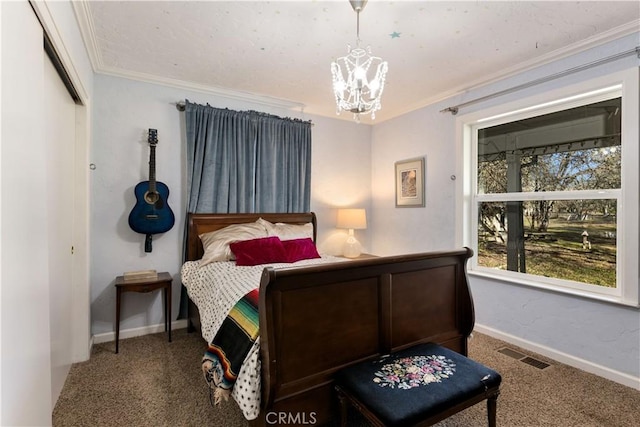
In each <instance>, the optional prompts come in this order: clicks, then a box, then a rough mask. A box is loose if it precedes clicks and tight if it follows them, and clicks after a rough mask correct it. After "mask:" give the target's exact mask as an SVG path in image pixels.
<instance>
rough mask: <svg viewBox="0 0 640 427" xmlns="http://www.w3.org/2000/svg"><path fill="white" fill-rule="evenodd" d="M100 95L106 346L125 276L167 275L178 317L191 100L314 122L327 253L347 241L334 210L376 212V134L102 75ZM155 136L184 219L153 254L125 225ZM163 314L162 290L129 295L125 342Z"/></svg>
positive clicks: (99, 277) (101, 293)
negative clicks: (182, 105) (183, 109)
mask: <svg viewBox="0 0 640 427" xmlns="http://www.w3.org/2000/svg"><path fill="white" fill-rule="evenodd" d="M94 89H95V102H94V104H93V107H94V108H93V145H92V156H91V162H93V163H94V164H95V165H96V169H95V170H94V171H92V172H91V177H92V184H91V194H92V202H91V224H92V225H91V318H92V333H93V334H94V335H100V337H98V338H97V340H99V341H104V340H108V339H112V337H113V333H114V322H115V288H114V281H115V277H116V276H117V275H120V274H122V273H123V272H124V271H128V270H143V269H156V270H158V271H168V272H169V273H170V274H171V275H172V276H173V277H174V284H173V292H172V295H173V301H172V304H173V306H172V307H173V309H172V312H173V314H174V319H175V316H177V314H178V308H179V298H180V277H179V271H180V265H181V260H182V256H181V253H182V239H183V231H184V217H185V213H184V209H185V208H184V206H185V203H186V199H185V196H184V189H185V186H186V183H185V178H184V173H185V171H184V169H185V168H184V163H185V153H184V143H183V134H184V132H183V129H182V126H183V120H182V116H183V113H180V112H179V111H178V110H177V109H176V106H175V103H176V102H177V101H180V100H184V99H185V98H186V99H189V100H190V101H191V102H196V103H201V104H206V103H209V104H210V105H212V106H214V107H222V108H230V109H235V110H250V109H251V110H259V111H264V112H267V113H271V114H277V115H280V116H293V117H298V118H303V119H312V120H313V122H314V123H315V125H314V127H313V131H312V132H313V134H312V138H313V139H312V147H313V153H312V178H311V185H312V191H311V194H312V201H311V208H312V210H314V211H315V212H316V213H317V214H318V222H319V235H318V243H319V246H320V248H321V249H324V250H325V251H326V252H333V251H335V250H336V246H337V243H336V242H339V241H340V239H342V241H344V238H346V234H345V232H344V231H337V230H335V227H334V226H333V224H334V223H335V207H337V206H346V205H350V206H356V205H357V206H362V207H366V208H368V207H369V205H368V201H369V199H370V167H369V165H370V159H369V152H370V145H369V144H370V131H371V129H370V127H369V126H366V125H364V126H363V125H357V124H355V123H352V122H347V121H340V120H335V119H327V118H322V117H311V116H306V117H305V116H301V114H300V113H299V112H293V111H284V110H282V109H278V108H275V107H267V106H264V105H258V104H250V103H248V102H246V101H238V100H232V99H225V98H221V97H214V96H211V95H206V94H202V93H196V92H190V91H188V90H184V89H178V88H172V87H166V86H161V85H157V84H150V83H142V82H138V81H134V80H129V79H124V78H120V77H113V76H106V75H96V76H95V86H94ZM148 128H154V129H157V130H158V140H159V142H158V146H157V149H156V172H157V179H158V180H159V181H161V182H164V183H165V184H167V186H168V187H169V190H170V194H169V199H168V202H169V206H170V207H171V208H172V210H173V212H174V214H175V216H176V222H175V226H174V227H173V229H171V230H170V231H168V232H167V233H164V234H163V235H155V236H154V239H153V251H152V252H151V253H145V252H144V245H143V241H144V236H143V235H140V234H137V233H135V232H133V231H132V230H131V229H130V228H129V225H128V222H127V219H128V215H129V212H130V211H131V209H132V208H133V206H134V204H135V196H134V194H133V187H134V186H135V185H136V184H137V183H138V182H139V181H144V180H147V179H148V160H149V154H148V153H149V150H148V144H147V136H146V131H147V129H148ZM346 147H349V148H346ZM338 154H339V155H338ZM361 234H362V236H360V235H359V236H358V237H362V243H363V244H364V245H365V248H367V247H368V241H367V239H366V233H361ZM162 313H163V312H162V298H161V295H160V293H159V292H155V293H151V294H136V293H127V294H124V295H123V306H122V313H121V323H120V329H121V338H122V337H123V336H131V335H135V334H137V333H138V332H136V329H137V328H147V327H153V326H154V325H159V324H162V322H163V318H162ZM123 331H127V332H126V334H124V335H123V333H122V332H123ZM139 332H140V333H144V332H143V330H139Z"/></svg>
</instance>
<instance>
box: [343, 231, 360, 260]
mask: <svg viewBox="0 0 640 427" xmlns="http://www.w3.org/2000/svg"><path fill="white" fill-rule="evenodd" d="M361 253H362V245H360V242H358V241H357V240H356V238H355V237H353V236H349V237H347V241H346V242H344V247H343V249H342V255H343V256H344V257H346V258H358V257H359V256H360V254H361Z"/></svg>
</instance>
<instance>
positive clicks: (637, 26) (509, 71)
mask: <svg viewBox="0 0 640 427" xmlns="http://www.w3.org/2000/svg"><path fill="white" fill-rule="evenodd" d="M636 33H639V34H640V19H637V20H635V21H632V22H629V23H627V24H624V25H621V26H618V27H615V28H612V29H610V30H608V31H605V32H602V33H600V34H598V35H596V36H593V37H590V38H587V39H584V40H581V41H579V42H577V43H574V44H571V45H569V46H565V47H563V48H560V49H556V50H554V51H551V52H549V53H547V54H545V55H542V56H539V57H536V58H533V59H531V60H529V61H525V62H520V63H518V64H516V65H514V66H512V67H509V68H505V69H503V70H501V71H500V72H498V73H495V74H491V75H489V76H485V77H483V78H480V79H477V80H473V81H471V82H470V83H467V84H465V85H461V86H458V87H455V88H453V89H451V90H447V91H445V92H440V93H439V94H436V95H434V96H432V97H429V98H425V99H423V100H422V101H420V102H417V103H415V104H413V105H411V106H408V107H407V108H405V109H403V110H402V111H400V112H399V113H398V114H395V115H394V116H393V117H388V118H385V120H389V119H391V118H395V117H399V116H402V115H404V114H407V113H410V112H412V111H415V110H418V109H420V108H424V107H426V106H429V105H432V104H435V103H438V102H441V101H445V100H447V99H450V98H453V97H456V96H462V95H464V94H466V93H469V92H471V91H473V90H476V89H480V88H482V87H484V86H487V85H490V84H492V83H497V82H499V81H501V80H505V79H508V78H510V77H513V76H516V75H519V74H522V73H525V72H527V71H530V70H533V69H535V68H538V67H541V66H543V65H546V64H549V63H551V62H554V61H557V60H560V59H564V58H567V57H569V56H572V55H576V54H579V53H582V52H584V51H586V50H589V49H592V48H596V47H598V46H602V45H603V44H606V43H609V42H612V41H615V40H617V39H620V38H622V37H625V36H628V35H631V34H636Z"/></svg>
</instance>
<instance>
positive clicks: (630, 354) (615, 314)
mask: <svg viewBox="0 0 640 427" xmlns="http://www.w3.org/2000/svg"><path fill="white" fill-rule="evenodd" d="M637 43H638V35H637V34H636V35H633V36H629V37H625V38H622V39H620V40H617V41H615V42H612V43H609V44H607V45H604V46H602V47H599V48H596V49H591V50H589V51H586V52H583V53H581V54H579V55H575V56H572V57H570V58H566V59H564V60H561V61H556V62H553V63H550V64H548V65H545V66H542V67H539V68H537V69H534V70H531V71H528V72H526V73H521V74H519V75H516V76H514V77H512V78H509V79H506V80H503V81H500V82H497V83H495V84H492V85H490V86H487V87H484V88H482V89H478V90H474V91H470V92H468V93H466V94H465V95H464V97H462V96H461V97H458V98H456V99H449V100H445V101H443V102H439V103H437V104H434V105H430V106H428V107H425V108H422V109H420V110H417V111H414V112H411V113H409V114H406V115H404V116H402V117H398V118H396V119H393V120H390V121H387V122H384V123H382V124H378V125H376V126H374V128H373V138H372V162H373V163H372V171H373V175H372V209H373V213H374V218H373V227H372V230H371V233H372V234H371V236H372V237H371V238H372V250H373V252H374V253H377V254H384V255H387V254H396V253H406V252H414V251H423V250H436V249H446V248H451V247H455V246H459V245H461V244H462V240H461V238H460V237H457V236H461V232H460V230H461V224H458V223H457V222H456V212H457V210H459V209H461V208H462V206H459V205H456V197H457V195H458V192H459V191H460V188H461V187H460V182H458V181H453V180H451V175H454V174H456V169H457V168H458V165H460V164H461V162H462V157H461V153H460V152H459V149H458V148H457V147H459V143H460V142H459V140H458V136H457V133H459V130H458V129H457V128H456V119H455V116H452V115H451V114H449V113H441V112H440V110H442V109H444V108H446V107H449V106H451V105H455V104H458V103H461V102H464V101H467V100H471V99H475V98H479V97H481V96H484V95H486V94H490V93H494V92H497V91H500V90H502V89H505V88H508V87H511V86H515V85H518V84H521V83H523V82H527V81H530V80H534V79H537V78H541V77H543V76H546V75H549V74H553V73H556V72H558V71H561V70H564V69H568V68H573V67H576V66H579V65H582V64H588V63H591V62H593V61H596V60H598V59H600V58H604V57H607V56H609V55H612V54H613V53H615V52H623V51H626V50H628V49H633V48H635V47H636V45H637ZM639 64H640V61H639V60H638V58H637V57H636V56H635V55H631V56H627V57H626V58H624V59H621V60H618V61H617V62H614V63H608V64H606V65H601V66H599V67H597V68H592V69H590V70H589V71H583V72H580V73H578V74H573V75H571V76H569V77H565V78H562V79H559V80H555V81H552V82H549V83H545V84H542V85H539V86H536V87H533V88H530V89H527V90H523V91H520V92H517V93H514V94H511V95H508V96H503V97H501V98H498V99H493V100H491V101H486V102H483V103H480V104H477V105H473V106H472V107H468V108H466V109H463V110H461V111H460V114H465V113H467V112H472V111H476V110H479V109H484V108H487V107H490V106H494V105H499V104H502V103H506V102H509V101H513V100H514V99H518V98H521V97H526V96H529V95H532V94H536V93H541V92H544V91H547V90H551V89H554V88H561V87H564V86H567V85H569V84H573V83H576V82H579V81H585V80H589V79H592V78H595V77H598V76H602V75H606V74H609V73H612V72H615V71H620V70H625V69H629V68H633V67H638V65H639ZM426 78H428V76H427V77H426ZM635 125H636V126H638V122H637V121H636V122H635ZM418 156H426V207H425V208H412V209H406V208H405V209H400V208H395V207H394V192H393V167H394V166H393V164H394V162H395V161H397V160H401V159H406V158H412V157H418ZM636 238H637V236H636ZM470 282H471V287H472V291H473V295H474V299H475V304H476V323H477V326H478V328H477V329H479V330H483V331H485V332H488V333H491V334H493V335H495V336H498V337H501V338H505V339H509V340H510V341H512V342H514V343H517V344H521V345H523V346H527V347H528V348H529V349H533V350H535V351H538V352H541V353H543V354H547V355H550V356H553V357H554V358H556V359H558V360H562V361H565V362H567V363H571V364H574V365H576V366H580V367H582V368H583V369H587V370H591V371H594V372H599V373H601V374H602V373H605V374H607V375H609V377H611V378H615V379H616V380H618V381H622V382H624V383H626V384H629V385H632V386H634V387H636V388H640V380H639V377H640V363H639V360H640V350H639V349H640V311H639V310H638V309H637V308H629V307H625V306H621V305H616V304H611V303H601V302H596V301H593V300H589V299H585V298H581V297H574V296H568V295H563V294H559V293H557V292H550V291H544V290H539V289H535V288H529V287H524V286H518V285H514V284H510V283H506V282H499V281H496V280H490V279H486V278H480V277H473V276H472V277H471V279H470ZM631 285H632V286H638V281H637V278H635V284H631Z"/></svg>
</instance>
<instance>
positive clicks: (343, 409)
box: [336, 387, 348, 427]
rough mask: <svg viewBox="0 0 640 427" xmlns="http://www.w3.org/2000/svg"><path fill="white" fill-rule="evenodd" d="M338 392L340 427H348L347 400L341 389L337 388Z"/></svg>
mask: <svg viewBox="0 0 640 427" xmlns="http://www.w3.org/2000/svg"><path fill="white" fill-rule="evenodd" d="M336 391H337V392H338V393H337V394H338V403H339V404H340V426H341V427H347V405H348V403H347V398H346V397H345V396H344V394H342V390H341V389H340V387H336Z"/></svg>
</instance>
